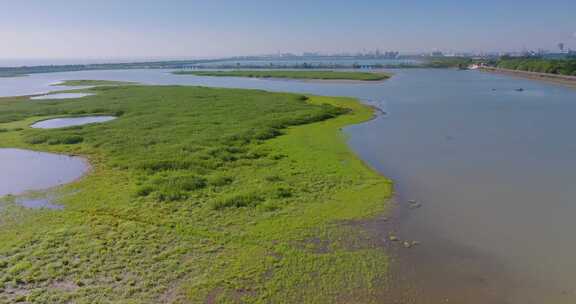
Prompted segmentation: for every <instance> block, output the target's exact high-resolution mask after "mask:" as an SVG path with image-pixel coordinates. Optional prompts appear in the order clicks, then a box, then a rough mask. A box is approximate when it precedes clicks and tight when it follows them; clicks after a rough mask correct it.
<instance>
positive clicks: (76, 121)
mask: <svg viewBox="0 0 576 304" xmlns="http://www.w3.org/2000/svg"><path fill="white" fill-rule="evenodd" d="M116 118H117V117H115V116H83V117H64V118H53V119H47V120H42V121H39V122H37V123H34V124H32V125H31V126H30V127H32V128H36V129H57V128H65V127H72V126H81V125H87V124H92V123H101V122H106V121H110V120H114V119H116Z"/></svg>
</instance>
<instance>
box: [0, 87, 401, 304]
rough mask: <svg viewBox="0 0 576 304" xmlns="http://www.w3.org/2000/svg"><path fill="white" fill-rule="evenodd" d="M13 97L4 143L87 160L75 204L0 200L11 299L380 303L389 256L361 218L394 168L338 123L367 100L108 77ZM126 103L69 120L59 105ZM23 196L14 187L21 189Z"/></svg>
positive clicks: (362, 116)
mask: <svg viewBox="0 0 576 304" xmlns="http://www.w3.org/2000/svg"><path fill="white" fill-rule="evenodd" d="M84 91H89V92H97V94H96V95H93V96H89V97H84V98H82V99H77V100H59V101H54V102H46V103H36V102H30V101H28V99H26V98H23V97H19V98H1V99H0V122H2V123H0V128H1V129H3V130H7V131H6V132H1V133H0V146H2V147H20V148H28V149H36V150H44V151H52V152H61V153H73V154H79V155H84V156H86V157H88V158H89V159H90V161H91V163H92V167H93V171H92V173H91V174H89V175H88V176H86V177H85V178H83V179H82V180H80V181H78V182H76V183H73V184H71V185H67V186H65V187H62V188H61V189H58V192H59V193H61V194H63V195H61V196H60V199H59V201H58V203H61V204H64V205H65V206H66V208H65V209H64V210H43V211H38V210H27V209H23V208H20V207H17V206H15V205H13V204H10V203H9V202H8V203H7V205H5V206H3V208H2V209H0V210H1V211H0V302H23V301H26V302H30V303H335V302H343V303H347V302H349V301H348V300H349V299H354V302H357V303H372V302H376V297H377V294H378V292H381V291H382V290H381V289H380V288H384V286H385V285H386V279H387V277H386V274H387V269H388V259H387V256H386V255H385V253H384V252H383V250H382V248H377V247H375V246H374V245H373V244H372V243H371V242H370V241H369V240H367V235H366V233H367V232H365V231H363V230H362V229H361V228H360V225H358V221H361V220H363V219H366V218H367V217H370V216H372V215H375V214H377V213H380V212H383V211H385V210H386V208H387V204H386V200H387V199H388V198H389V197H390V195H391V183H390V181H389V180H387V179H385V178H383V177H382V176H380V175H378V174H377V173H376V172H374V171H372V170H370V169H369V168H367V167H366V166H365V164H364V163H363V162H361V161H360V160H359V159H357V158H356V157H355V156H354V155H353V154H352V153H351V152H350V151H349V149H348V147H347V145H346V144H345V140H344V137H343V135H342V134H341V133H340V131H339V129H340V128H342V127H344V126H346V125H350V124H354V123H359V122H362V121H366V120H368V119H370V118H371V117H372V115H373V113H372V110H371V109H370V108H369V107H366V106H364V105H361V104H359V103H358V102H356V101H355V100H351V99H346V98H330V97H314V96H313V97H305V96H301V95H296V94H282V93H270V92H265V91H259V90H236V89H215V88H205V87H179V86H135V85H131V86H103V87H95V88H92V89H90V90H84ZM105 113H116V115H120V116H121V117H120V118H119V119H117V120H114V121H111V122H108V123H104V124H98V125H86V126H80V127H71V128H65V129H52V130H37V129H31V128H28V127H27V126H28V125H29V124H30V123H32V122H34V121H37V120H40V119H45V118H48V117H55V116H65V115H82V114H105ZM10 199H11V198H8V199H7V200H8V201H9V200H10Z"/></svg>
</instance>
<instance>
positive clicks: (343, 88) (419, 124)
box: [0, 69, 576, 304]
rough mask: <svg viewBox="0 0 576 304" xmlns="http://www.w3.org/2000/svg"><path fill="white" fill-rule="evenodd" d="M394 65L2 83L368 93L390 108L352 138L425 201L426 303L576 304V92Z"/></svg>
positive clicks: (417, 271)
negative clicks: (362, 80) (308, 73)
mask: <svg viewBox="0 0 576 304" xmlns="http://www.w3.org/2000/svg"><path fill="white" fill-rule="evenodd" d="M393 72H395V73H396V76H395V77H393V78H392V79H390V80H389V81H386V82H383V83H378V84H342V83H339V84H327V83H305V82H293V81H272V80H261V79H243V78H223V77H197V76H177V75H171V74H169V73H168V71H164V70H129V71H87V72H71V73H53V74H38V75H32V76H30V77H21V78H12V79H0V94H1V95H3V96H11V95H26V94H34V93H39V92H45V91H49V90H53V87H50V86H49V84H51V83H55V82H59V81H62V80H68V79H69V80H73V79H103V80H125V81H138V82H142V83H147V84H182V85H205V86H216V87H218V86H220V87H237V88H258V89H267V90H271V91H292V92H305V93H313V94H322V95H335V96H352V97H357V98H361V99H363V100H365V101H366V102H370V103H374V104H376V105H378V106H380V107H381V108H382V109H383V110H384V111H386V112H387V115H385V116H382V117H380V118H378V119H375V120H373V121H371V122H368V123H365V124H361V125H357V126H352V127H349V128H347V129H346V132H347V133H348V134H349V135H350V145H351V146H352V148H353V149H354V150H355V151H356V152H357V153H358V154H359V155H360V156H361V157H362V158H364V159H365V160H366V161H367V162H368V163H370V164H371V165H372V166H373V167H374V168H376V169H377V170H379V171H381V172H382V173H383V174H385V175H386V176H389V177H391V178H393V179H394V180H395V181H396V185H397V192H398V199H399V201H400V202H401V203H402V202H404V201H405V200H408V199H417V200H420V201H421V202H422V203H423V207H422V208H419V209H417V210H414V211H409V212H408V215H407V216H405V217H404V219H403V221H402V223H401V225H400V227H399V228H398V229H399V231H398V234H399V236H400V237H402V238H406V239H414V240H418V241H421V242H422V245H421V246H419V247H417V248H412V249H409V250H406V251H405V252H406V253H405V254H404V255H401V257H400V260H402V263H401V264H403V265H405V266H403V268H402V269H401V270H402V274H403V275H406V276H407V277H408V279H409V280H408V282H411V283H410V284H412V285H414V286H413V287H415V288H416V290H420V292H414V293H413V295H414V297H415V299H414V302H415V303H440V302H446V300H448V302H449V303H514V304H515V303H559V304H563V303H576V283H575V282H576V281H575V280H574V278H576V263H574V257H575V256H576V235H575V234H574V233H573V231H574V230H575V229H576V221H575V220H574V218H575V217H576V199H575V197H576V187H574V186H573V184H574V182H575V181H576V141H574V139H573V136H572V133H573V131H574V130H576V120H575V119H574V118H573V117H574V115H575V114H576V90H574V89H570V88H565V87H561V86H556V85H552V84H546V83H539V82H535V81H531V80H524V79H515V78H511V77H508V76H502V75H493V74H484V73H481V72H476V71H455V70H419V69H411V70H396V71H393ZM519 88H522V89H524V90H523V91H518V90H517V89H519ZM0 174H1V173H0ZM420 295H424V296H420Z"/></svg>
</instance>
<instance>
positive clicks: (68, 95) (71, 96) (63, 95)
mask: <svg viewBox="0 0 576 304" xmlns="http://www.w3.org/2000/svg"><path fill="white" fill-rule="evenodd" d="M92 95H94V94H90V93H58V94H46V95H40V96H34V97H30V99H32V100H45V99H50V100H52V99H74V98H81V97H86V96H92Z"/></svg>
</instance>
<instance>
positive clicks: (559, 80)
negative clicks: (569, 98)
mask: <svg viewBox="0 0 576 304" xmlns="http://www.w3.org/2000/svg"><path fill="white" fill-rule="evenodd" d="M479 70H480V71H482V72H486V73H495V74H502V75H508V76H515V77H518V78H523V79H531V80H537V81H542V82H547V83H553V84H559V85H563V86H568V87H571V88H576V76H567V75H557V74H547V73H537V72H530V71H522V70H510V69H501V68H492V67H482V68H480V69H479Z"/></svg>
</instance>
